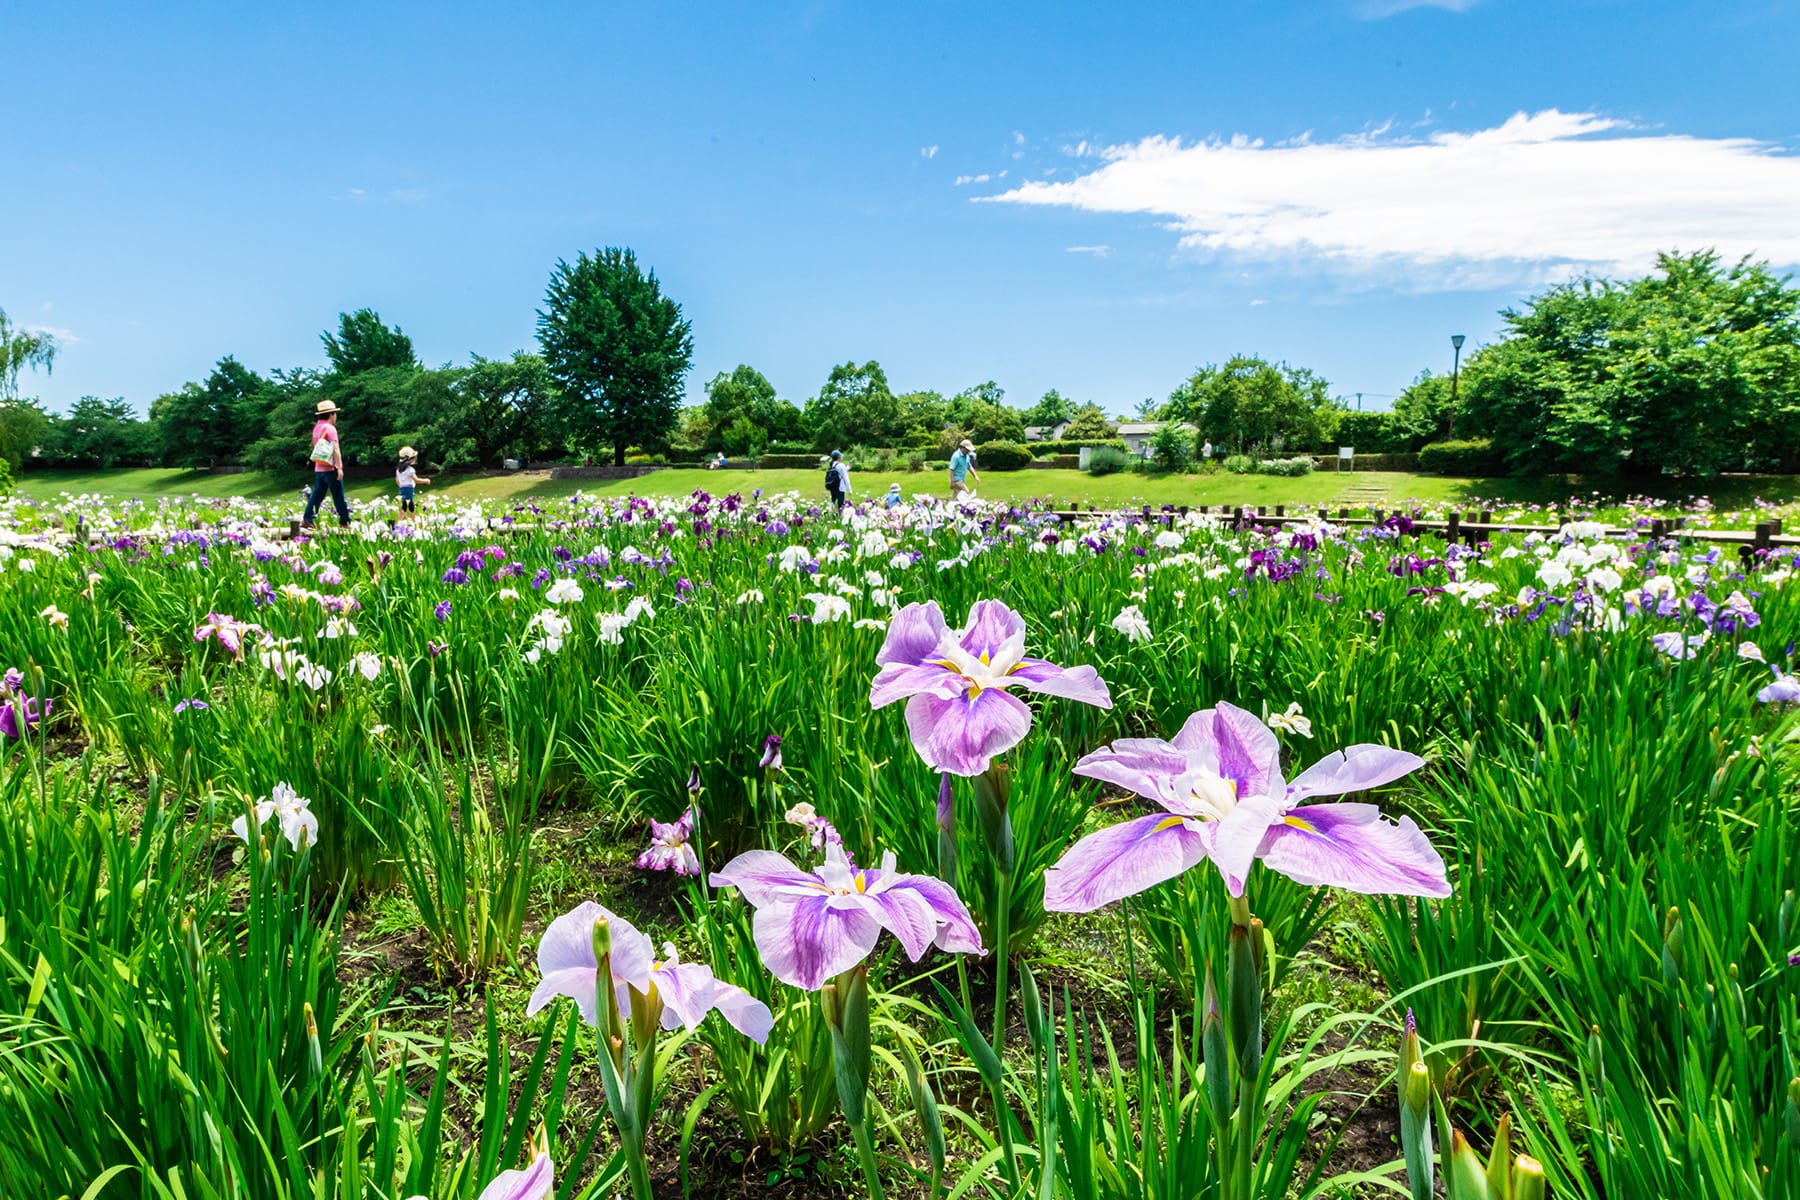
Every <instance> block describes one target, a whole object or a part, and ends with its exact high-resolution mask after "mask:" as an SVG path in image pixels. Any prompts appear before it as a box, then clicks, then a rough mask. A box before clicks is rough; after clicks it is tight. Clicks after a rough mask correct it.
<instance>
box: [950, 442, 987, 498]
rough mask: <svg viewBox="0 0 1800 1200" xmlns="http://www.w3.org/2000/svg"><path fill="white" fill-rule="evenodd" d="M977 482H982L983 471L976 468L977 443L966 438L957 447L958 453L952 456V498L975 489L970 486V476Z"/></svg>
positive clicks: (960, 496) (959, 496)
mask: <svg viewBox="0 0 1800 1200" xmlns="http://www.w3.org/2000/svg"><path fill="white" fill-rule="evenodd" d="M971 475H973V476H974V477H975V482H976V483H980V482H981V472H979V471H977V470H976V469H975V443H974V442H971V441H970V440H969V439H968V438H964V439H963V440H962V441H961V443H959V444H958V445H957V447H956V453H955V454H952V455H951V456H950V498H951V499H952V500H958V499H961V498H962V497H963V496H965V495H968V494H969V493H970V492H972V491H974V489H973V488H971V487H970V486H969V476H971Z"/></svg>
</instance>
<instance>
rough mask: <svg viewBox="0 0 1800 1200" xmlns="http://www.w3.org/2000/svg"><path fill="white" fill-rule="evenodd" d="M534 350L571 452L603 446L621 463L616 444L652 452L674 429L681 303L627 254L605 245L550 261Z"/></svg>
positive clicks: (686, 348) (682, 370)
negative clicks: (557, 394) (556, 398)
mask: <svg viewBox="0 0 1800 1200" xmlns="http://www.w3.org/2000/svg"><path fill="white" fill-rule="evenodd" d="M538 343H539V345H541V346H542V347H543V351H544V363H545V365H546V366H547V367H548V368H549V371H550V377H551V379H553V380H554V381H555V383H556V386H557V387H558V389H559V390H560V391H561V393H562V408H561V414H562V417H563V420H564V422H565V428H566V429H567V431H568V436H569V441H570V444H571V445H572V446H573V447H574V448H576V449H579V450H584V451H588V452H590V453H592V452H596V451H600V450H603V449H605V448H608V447H610V448H611V450H612V455H613V462H614V464H616V465H620V466H622V465H624V462H625V450H626V447H628V446H655V445H659V444H661V443H662V442H664V441H665V440H667V438H668V436H669V434H670V433H671V432H672V431H673V430H674V428H675V425H676V422H677V420H678V418H679V416H680V412H681V398H682V390H681V381H682V377H683V376H685V375H686V374H687V371H688V367H689V366H690V365H691V363H692V361H693V357H694V338H693V333H692V331H691V329H690V328H689V326H688V323H687V322H686V321H684V320H682V318H681V305H679V304H677V303H675V301H673V300H671V299H669V298H668V297H667V296H665V295H663V294H662V285H661V284H659V283H658V282H657V279H656V273H655V272H654V271H645V270H643V269H642V268H641V267H639V266H638V261H637V256H636V255H635V254H633V253H632V252H631V251H629V250H624V249H620V248H617V247H613V246H608V247H607V248H606V249H604V250H601V251H600V252H599V253H597V254H594V255H593V256H591V257H590V256H589V255H586V254H583V255H580V256H579V257H577V258H576V260H575V261H574V262H572V263H571V262H563V261H561V260H560V259H559V260H558V261H557V264H556V269H555V270H554V271H552V272H551V273H550V290H549V292H548V293H547V294H546V295H545V297H544V308H543V309H542V310H540V311H539V313H538Z"/></svg>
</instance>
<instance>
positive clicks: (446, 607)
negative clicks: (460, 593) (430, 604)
mask: <svg viewBox="0 0 1800 1200" xmlns="http://www.w3.org/2000/svg"><path fill="white" fill-rule="evenodd" d="M431 612H432V615H433V616H435V617H436V618H437V619H438V620H440V621H448V620H449V619H450V602H449V601H448V600H439V601H438V602H437V607H436V608H434V609H432V610H431Z"/></svg>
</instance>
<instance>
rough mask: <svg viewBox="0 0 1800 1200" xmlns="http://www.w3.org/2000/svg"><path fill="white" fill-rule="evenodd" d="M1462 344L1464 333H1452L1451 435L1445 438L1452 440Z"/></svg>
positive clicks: (1454, 433)
mask: <svg viewBox="0 0 1800 1200" xmlns="http://www.w3.org/2000/svg"><path fill="white" fill-rule="evenodd" d="M1462 344H1463V335H1462V334H1460V333H1453V334H1451V335H1450V349H1451V352H1452V358H1451V360H1450V436H1449V437H1448V438H1446V439H1444V440H1445V441H1450V442H1454V441H1455V440H1456V381H1457V376H1459V375H1460V374H1461V373H1462Z"/></svg>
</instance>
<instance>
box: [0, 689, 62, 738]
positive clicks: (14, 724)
mask: <svg viewBox="0 0 1800 1200" xmlns="http://www.w3.org/2000/svg"><path fill="white" fill-rule="evenodd" d="M54 703H55V701H53V700H46V701H44V704H43V707H42V708H39V707H38V702H37V698H36V697H35V696H15V697H14V698H12V699H10V700H7V701H5V702H4V703H0V737H4V738H5V739H6V740H7V741H9V742H16V741H19V740H21V739H22V738H24V736H25V735H26V734H28V733H30V732H31V727H32V726H33V725H36V724H37V723H38V722H39V721H42V720H43V719H44V718H45V717H47V716H49V715H50V706H51V705H52V704H54Z"/></svg>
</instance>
